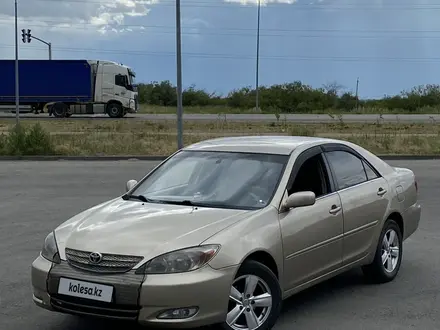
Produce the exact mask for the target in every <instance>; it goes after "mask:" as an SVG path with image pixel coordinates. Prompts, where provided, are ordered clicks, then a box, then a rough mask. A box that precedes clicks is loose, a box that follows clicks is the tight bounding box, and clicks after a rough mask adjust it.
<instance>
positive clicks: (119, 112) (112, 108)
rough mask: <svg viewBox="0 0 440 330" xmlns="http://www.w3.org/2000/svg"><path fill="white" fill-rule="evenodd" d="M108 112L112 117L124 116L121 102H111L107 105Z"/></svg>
mask: <svg viewBox="0 0 440 330" xmlns="http://www.w3.org/2000/svg"><path fill="white" fill-rule="evenodd" d="M107 114H108V115H109V116H110V117H111V118H122V117H123V115H124V109H123V108H122V105H120V104H119V103H110V104H108V105H107Z"/></svg>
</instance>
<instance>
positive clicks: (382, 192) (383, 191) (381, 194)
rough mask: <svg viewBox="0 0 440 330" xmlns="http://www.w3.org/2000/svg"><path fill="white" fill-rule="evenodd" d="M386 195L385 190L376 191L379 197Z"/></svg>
mask: <svg viewBox="0 0 440 330" xmlns="http://www.w3.org/2000/svg"><path fill="white" fill-rule="evenodd" d="M386 193H387V191H386V189H383V188H382V187H380V188H379V190H378V191H377V194H378V195H379V196H383V195H385V194H386Z"/></svg>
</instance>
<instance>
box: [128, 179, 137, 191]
mask: <svg viewBox="0 0 440 330" xmlns="http://www.w3.org/2000/svg"><path fill="white" fill-rule="evenodd" d="M137 183H138V182H137V181H136V180H129V181H127V183H126V185H125V191H126V192H129V191H130V190H131V189H132V188H133V187H134V186H135V185H136V184H137Z"/></svg>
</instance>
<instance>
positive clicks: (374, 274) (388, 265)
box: [362, 219, 403, 284]
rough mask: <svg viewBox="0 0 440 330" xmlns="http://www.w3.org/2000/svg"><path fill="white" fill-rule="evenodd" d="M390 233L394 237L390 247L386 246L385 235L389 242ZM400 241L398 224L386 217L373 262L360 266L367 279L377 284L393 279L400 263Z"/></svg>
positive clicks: (400, 235)
mask: <svg viewBox="0 0 440 330" xmlns="http://www.w3.org/2000/svg"><path fill="white" fill-rule="evenodd" d="M393 233H394V234H393ZM390 235H393V237H394V239H392V242H391V247H390V248H388V246H387V243H386V242H385V237H386V238H387V241H388V242H389V239H390ZM402 242H403V240H402V232H401V230H400V228H399V226H398V224H397V223H396V222H395V221H394V220H392V219H388V220H387V221H386V222H385V224H384V226H383V229H382V232H381V233H380V236H379V242H378V244H377V248H376V254H375V256H374V260H373V262H372V263H371V264H369V265H366V266H364V267H362V271H363V273H364V275H365V276H366V278H367V279H368V280H370V281H371V282H373V283H378V284H380V283H387V282H390V281H392V280H394V278H395V277H396V276H397V273H398V272H399V269H400V265H401V263H402V255H403V249H402V246H403V244H402ZM382 255H384V259H385V255H386V260H385V262H382Z"/></svg>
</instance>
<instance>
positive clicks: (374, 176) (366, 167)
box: [362, 161, 378, 180]
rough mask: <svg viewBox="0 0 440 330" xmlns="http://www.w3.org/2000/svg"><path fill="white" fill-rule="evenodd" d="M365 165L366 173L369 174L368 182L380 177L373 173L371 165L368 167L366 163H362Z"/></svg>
mask: <svg viewBox="0 0 440 330" xmlns="http://www.w3.org/2000/svg"><path fill="white" fill-rule="evenodd" d="M362 163H363V164H364V168H365V172H366V173H367V178H368V180H373V179H376V178H377V177H378V176H377V174H376V172H374V171H373V169H372V168H371V166H370V165H368V164H367V163H366V162H364V161H362Z"/></svg>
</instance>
